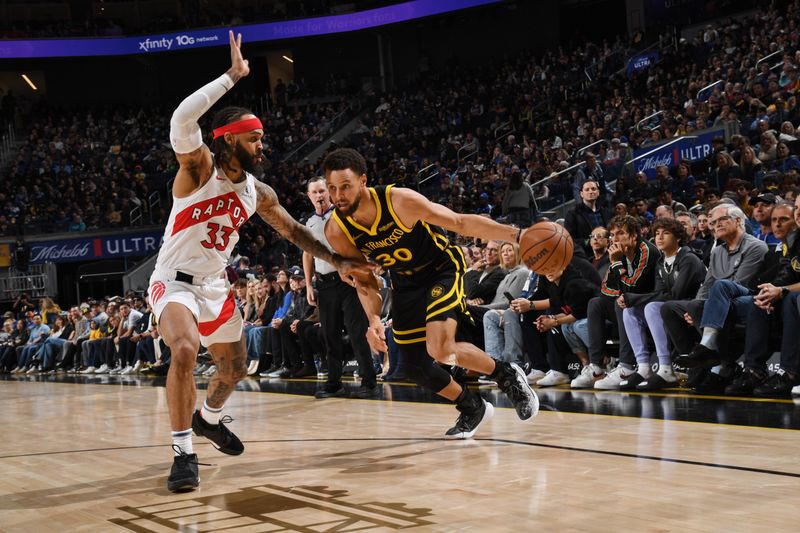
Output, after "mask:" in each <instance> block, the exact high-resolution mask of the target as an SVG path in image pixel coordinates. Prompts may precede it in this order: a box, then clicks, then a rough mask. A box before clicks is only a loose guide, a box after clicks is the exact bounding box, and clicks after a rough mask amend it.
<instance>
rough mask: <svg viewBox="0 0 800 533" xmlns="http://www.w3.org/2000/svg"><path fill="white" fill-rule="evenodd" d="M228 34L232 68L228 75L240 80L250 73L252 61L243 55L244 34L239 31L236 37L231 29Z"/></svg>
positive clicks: (234, 79)
mask: <svg viewBox="0 0 800 533" xmlns="http://www.w3.org/2000/svg"><path fill="white" fill-rule="evenodd" d="M228 36H229V37H230V41H231V68H230V69H228V75H229V76H230V77H231V78H233V81H239V79H241V78H244V77H245V76H247V75H248V74H250V62H249V61H248V60H247V59H245V58H243V57H242V34H241V33H239V34H237V35H236V37H234V36H233V30H231V31H229V32H228Z"/></svg>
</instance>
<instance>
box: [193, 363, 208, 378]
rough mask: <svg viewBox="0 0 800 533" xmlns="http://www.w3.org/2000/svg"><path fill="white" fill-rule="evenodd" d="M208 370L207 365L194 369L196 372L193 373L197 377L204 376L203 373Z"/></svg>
mask: <svg viewBox="0 0 800 533" xmlns="http://www.w3.org/2000/svg"><path fill="white" fill-rule="evenodd" d="M206 370H208V365H205V364H203V365H197V366H196V367H194V371H192V374H194V375H195V376H202V375H203V372H205V371H206Z"/></svg>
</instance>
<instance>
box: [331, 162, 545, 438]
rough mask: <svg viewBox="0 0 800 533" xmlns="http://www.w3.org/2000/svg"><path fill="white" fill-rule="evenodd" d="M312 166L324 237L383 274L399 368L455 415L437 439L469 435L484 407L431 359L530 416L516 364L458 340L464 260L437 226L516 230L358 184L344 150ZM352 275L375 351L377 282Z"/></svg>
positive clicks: (531, 399)
mask: <svg viewBox="0 0 800 533" xmlns="http://www.w3.org/2000/svg"><path fill="white" fill-rule="evenodd" d="M322 168H323V171H324V172H325V179H326V181H327V184H328V190H329V191H330V195H331V199H332V201H333V203H334V205H335V206H336V209H335V211H334V214H333V216H332V217H331V219H330V220H328V222H327V225H326V227H325V236H326V237H327V238H328V241H329V242H330V244H331V246H332V247H333V249H334V250H336V251H337V252H338V253H340V254H342V255H343V256H345V257H348V258H352V259H353V260H357V259H362V258H364V257H365V256H366V257H368V258H369V259H371V260H373V261H375V262H377V263H379V264H380V265H381V266H383V267H384V268H385V269H387V270H388V271H389V272H390V275H391V277H392V288H393V293H392V296H393V298H392V320H393V335H394V339H395V342H396V343H397V344H398V346H399V348H400V350H401V351H402V353H403V356H404V361H405V364H406V366H405V367H404V368H406V370H407V374H408V376H409V377H410V378H412V379H413V380H414V381H415V382H416V383H418V384H419V385H421V386H423V387H426V388H428V389H429V390H432V391H433V392H435V393H437V394H439V395H440V396H442V397H444V398H447V399H448V400H451V401H453V402H455V404H456V408H457V409H458V410H459V412H460V416H459V417H458V420H457V422H456V424H455V426H454V427H452V428H451V429H449V430H448V431H447V432H446V433H445V438H451V439H466V438H470V437H472V436H473V435H474V434H475V432H476V430H477V429H478V426H479V425H480V424H481V423H482V422H483V421H484V420H488V419H489V418H491V416H492V414H493V412H494V408H493V407H492V405H491V404H490V403H488V402H486V401H485V400H483V399H482V398H481V397H480V396H479V395H478V394H476V393H475V392H472V391H470V390H469V389H468V388H466V387H462V386H461V385H460V384H459V383H458V382H456V381H455V380H454V379H453V378H452V377H451V376H450V374H449V373H448V372H446V371H445V370H444V369H443V368H442V367H441V366H439V365H436V364H434V362H433V360H435V361H437V362H439V363H442V364H444V365H454V366H460V367H463V368H467V369H469V370H474V371H476V372H480V373H481V374H485V375H487V376H490V377H491V378H492V379H495V380H496V381H497V383H498V385H499V387H500V388H501V389H502V390H503V392H505V393H506V394H507V395H508V397H509V399H510V400H511V402H512V404H513V405H514V407H515V409H516V411H517V415H518V416H519V417H520V418H521V419H523V420H527V419H529V418H532V417H534V416H536V414H537V412H538V409H539V401H538V399H537V397H536V394H535V393H534V392H533V390H532V389H531V388H530V386H529V385H528V382H527V379H526V377H525V374H524V372H523V371H522V369H521V368H520V367H519V366H517V365H515V364H509V363H505V362H501V361H495V360H494V359H492V358H491V357H489V356H488V355H487V354H486V353H485V352H484V351H483V350H481V349H480V348H478V347H477V346H475V345H474V344H471V343H469V342H464V341H462V340H461V339H459V338H458V332H459V329H458V325H459V323H461V322H463V321H469V320H471V318H470V317H469V315H468V313H467V310H466V302H465V299H464V284H463V275H464V273H465V271H466V264H465V260H464V256H463V254H462V251H461V248H460V247H458V246H453V245H451V244H450V242H449V241H448V238H447V235H446V233H445V231H444V230H450V231H454V232H457V233H459V234H461V235H467V236H472V237H480V238H482V239H486V240H500V241H512V242H518V240H519V237H520V234H521V233H522V232H521V230H520V229H518V228H515V227H512V226H507V225H503V224H499V223H497V222H495V221H493V220H491V219H490V218H486V217H482V216H478V215H464V214H459V213H455V212H453V211H451V210H450V209H448V208H446V207H444V206H441V205H438V204H435V203H432V202H430V201H429V200H428V199H427V198H425V197H424V196H422V195H421V194H419V193H417V192H415V191H412V190H410V189H402V188H395V187H393V186H391V185H390V186H376V187H367V176H366V172H367V168H366V162H365V160H364V158H363V157H362V156H361V154H359V153H358V152H357V151H355V150H352V149H349V148H342V149H338V150H335V151H334V152H331V153H330V154H329V155H328V156H327V157H326V158H325V161H324V162H323V164H322ZM442 228H444V229H442ZM354 277H355V279H356V281H357V289H358V296H359V299H360V300H361V303H362V305H363V307H364V309H365V311H366V313H367V317H368V319H369V329H368V331H367V340H368V341H369V344H370V346H371V347H372V348H373V349H374V350H376V351H378V352H385V351H386V350H387V345H386V336H385V333H384V327H383V324H382V323H381V320H380V310H381V298H380V292H379V289H378V283H377V280H376V279H375V277H374V275H372V274H370V273H357V274H355V276H354ZM431 358H433V360H432V359H431Z"/></svg>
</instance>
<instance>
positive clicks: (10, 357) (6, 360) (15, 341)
mask: <svg viewBox="0 0 800 533" xmlns="http://www.w3.org/2000/svg"><path fill="white" fill-rule="evenodd" d="M12 321H13V319H12ZM12 327H13V332H12V333H11V339H10V341H9V342H8V344H7V345H6V347H5V351H4V352H3V353H2V359H0V368H2V369H3V370H5V369H9V371H10V372H11V373H18V372H19V365H18V363H17V362H18V361H19V359H18V357H17V353H18V351H19V349H20V348H22V347H23V346H25V344H26V343H27V342H28V339H29V338H30V332H29V331H28V327H27V325H26V324H25V321H24V320H17V321H15V322H14V323H13V326H12Z"/></svg>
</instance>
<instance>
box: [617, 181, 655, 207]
mask: <svg viewBox="0 0 800 533" xmlns="http://www.w3.org/2000/svg"><path fill="white" fill-rule="evenodd" d="M655 195H656V190H655V186H654V185H652V184H651V183H650V182H649V181H648V178H647V174H645V173H644V172H641V171H640V172H637V173H636V176H635V183H634V185H633V188H631V190H630V193H628V195H627V196H626V198H624V199H622V200H623V201H624V202H626V203H634V204H637V203H639V201H642V202H644V204H645V206H647V203H648V202H649V201H650V198H654V197H655ZM645 210H646V209H645ZM640 214H643V213H640Z"/></svg>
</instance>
